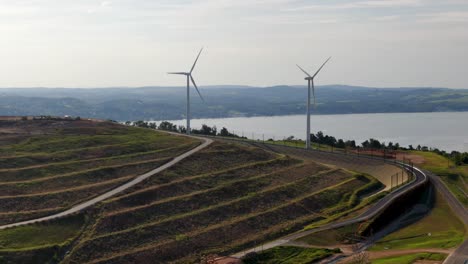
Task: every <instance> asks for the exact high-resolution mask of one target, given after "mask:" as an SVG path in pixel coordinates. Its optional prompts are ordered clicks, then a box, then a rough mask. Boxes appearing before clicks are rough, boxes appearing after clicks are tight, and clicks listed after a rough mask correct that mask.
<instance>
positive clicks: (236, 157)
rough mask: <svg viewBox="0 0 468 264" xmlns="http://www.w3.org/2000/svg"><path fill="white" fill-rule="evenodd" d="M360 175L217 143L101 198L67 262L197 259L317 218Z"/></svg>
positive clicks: (350, 190) (344, 194)
mask: <svg viewBox="0 0 468 264" xmlns="http://www.w3.org/2000/svg"><path fill="white" fill-rule="evenodd" d="M367 183H368V180H367V178H365V177H355V176H353V174H351V173H349V172H347V171H344V170H341V169H338V168H331V167H327V166H324V165H320V164H317V163H314V162H311V161H302V160H298V159H293V158H290V157H287V156H284V155H277V154H273V153H270V152H267V151H264V150H261V149H259V148H254V147H247V146H241V145H237V144H232V143H221V142H216V143H215V144H213V145H211V146H210V147H208V148H207V149H205V150H202V151H201V152H199V153H197V154H195V155H193V156H191V157H189V158H187V159H186V160H184V161H182V162H181V163H179V164H177V165H176V166H174V167H172V168H170V169H168V170H166V171H164V172H162V173H160V174H158V175H155V176H154V177H152V178H151V179H149V180H148V181H146V182H144V183H142V184H141V185H138V186H135V187H133V188H132V189H130V190H128V191H126V193H124V194H122V195H120V196H118V197H115V198H112V199H110V200H108V201H106V202H104V203H103V204H102V205H101V206H100V209H99V211H97V212H95V214H96V215H97V216H96V218H97V221H96V222H95V223H94V224H93V226H92V228H91V229H89V230H88V231H87V235H86V236H85V237H84V238H83V239H82V240H81V241H80V243H79V244H78V245H77V246H76V247H75V248H74V249H73V250H72V252H71V254H70V255H69V256H68V257H67V258H66V259H65V262H66V263H83V262H91V263H94V262H96V263H101V262H102V263H115V262H119V263H120V262H121V263H154V262H158V263H161V262H169V261H175V262H196V261H198V260H199V259H200V257H201V256H203V255H206V254H210V253H213V252H215V253H229V252H233V251H236V250H240V249H242V248H245V247H248V246H252V245H254V244H256V243H260V242H261V241H265V240H268V239H272V238H275V237H278V236H280V235H283V234H286V233H288V232H291V231H293V230H297V229H298V228H301V227H302V226H304V225H305V224H307V223H311V222H314V221H318V220H322V219H323V216H322V215H321V214H320V212H321V211H323V210H326V209H327V208H330V207H332V206H335V205H337V204H339V203H340V202H343V201H346V202H347V199H349V198H350V196H351V194H352V193H353V192H354V191H355V190H356V189H358V188H359V187H362V186H363V185H366V184H367Z"/></svg>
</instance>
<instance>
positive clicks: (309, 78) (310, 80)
mask: <svg viewBox="0 0 468 264" xmlns="http://www.w3.org/2000/svg"><path fill="white" fill-rule="evenodd" d="M330 59H331V57H330V58H328V59H327V60H326V61H325V62H324V63H323V64H322V66H320V68H319V69H318V70H317V72H316V73H315V74H314V75H313V76H310V74H309V73H307V72H306V71H305V70H304V69H302V68H301V66H299V65H297V64H296V66H297V67H298V68H299V69H300V70H301V71H303V72H304V73H305V74H306V75H307V77H306V78H305V80H307V84H308V90H307V135H306V149H310V88H311V87H312V95H313V96H314V107H316V105H315V86H314V78H315V77H316V76H317V74H318V73H319V72H320V70H322V68H323V66H325V64H327V62H328V61H329V60H330Z"/></svg>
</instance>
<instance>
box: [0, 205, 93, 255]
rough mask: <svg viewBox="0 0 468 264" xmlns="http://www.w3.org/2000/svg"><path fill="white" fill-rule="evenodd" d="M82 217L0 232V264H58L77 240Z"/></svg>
mask: <svg viewBox="0 0 468 264" xmlns="http://www.w3.org/2000/svg"><path fill="white" fill-rule="evenodd" d="M85 222H86V218H85V216H84V215H83V214H80V215H74V216H70V217H67V218H63V219H60V220H57V221H51V222H47V223H41V224H35V225H27V226H21V227H16V228H11V229H6V230H1V231H0V263H2V264H3V263H51V262H52V263H57V262H58V259H59V257H58V256H59V255H60V254H63V253H64V252H65V251H66V248H67V247H69V246H70V245H71V243H72V242H73V241H74V240H75V239H76V238H77V236H79V234H80V233H81V231H82V229H83V227H84V225H85Z"/></svg>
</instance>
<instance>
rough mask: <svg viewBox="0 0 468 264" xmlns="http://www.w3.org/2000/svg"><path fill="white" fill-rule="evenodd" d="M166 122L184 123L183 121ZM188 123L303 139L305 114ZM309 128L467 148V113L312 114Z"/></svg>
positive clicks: (356, 137)
mask: <svg viewBox="0 0 468 264" xmlns="http://www.w3.org/2000/svg"><path fill="white" fill-rule="evenodd" d="M170 122H172V123H175V124H177V125H184V126H185V120H172V121H170ZM158 123H159V122H158ZM191 124H192V128H200V127H201V125H202V124H207V125H209V126H214V125H215V126H216V127H218V129H221V128H222V127H226V128H227V129H228V130H229V131H234V132H235V133H236V134H238V135H242V134H243V135H244V136H246V137H248V138H252V137H254V138H255V139H262V138H265V140H266V139H268V138H275V139H282V138H283V137H288V136H295V137H296V138H301V139H304V138H305V127H306V116H305V115H292V116H273V117H240V118H220V119H193V120H192V123H191ZM311 130H312V132H314V133H315V132H317V131H323V132H324V133H325V134H328V135H332V136H334V137H336V138H342V139H345V140H346V139H354V140H356V141H357V142H358V143H361V142H363V141H365V140H366V139H369V138H376V139H378V140H381V141H385V142H390V141H392V142H398V143H400V145H402V146H408V145H410V144H412V145H413V146H415V147H416V146H417V145H418V144H420V145H421V146H423V145H425V146H429V147H436V148H439V149H444V150H447V151H452V150H458V151H468V112H457V113H396V114H350V115H315V116H314V115H313V116H312V117H311Z"/></svg>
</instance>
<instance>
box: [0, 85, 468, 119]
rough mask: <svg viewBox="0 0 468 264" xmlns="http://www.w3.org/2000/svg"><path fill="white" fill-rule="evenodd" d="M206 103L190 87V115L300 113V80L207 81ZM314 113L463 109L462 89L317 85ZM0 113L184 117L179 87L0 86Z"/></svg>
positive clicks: (466, 94) (467, 94) (467, 97)
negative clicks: (274, 83)
mask: <svg viewBox="0 0 468 264" xmlns="http://www.w3.org/2000/svg"><path fill="white" fill-rule="evenodd" d="M201 92H202V93H203V95H204V97H205V99H206V101H207V103H206V104H204V103H203V102H201V100H200V99H199V98H198V95H197V94H196V92H195V90H192V91H191V96H192V98H193V100H192V114H193V117H194V118H217V117H235V116H272V115H290V114H303V113H305V111H306V98H307V97H306V96H307V90H306V88H305V87H300V86H274V87H249V86H234V85H223V86H207V87H202V88H201ZM316 95H317V108H316V109H314V110H313V113H314V114H349V113H392V112H447V111H468V90H467V89H446V88H370V87H356V86H345V85H329V86H320V87H318V88H317V92H316ZM0 115H72V116H86V117H93V118H103V119H114V120H119V121H125V120H139V119H145V120H163V119H165V120H169V119H181V118H184V117H185V88H184V87H139V88H127V87H122V88H95V89H80V88H2V89H0Z"/></svg>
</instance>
